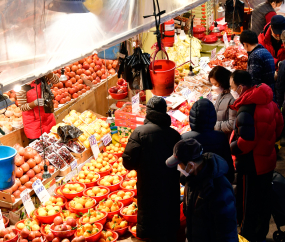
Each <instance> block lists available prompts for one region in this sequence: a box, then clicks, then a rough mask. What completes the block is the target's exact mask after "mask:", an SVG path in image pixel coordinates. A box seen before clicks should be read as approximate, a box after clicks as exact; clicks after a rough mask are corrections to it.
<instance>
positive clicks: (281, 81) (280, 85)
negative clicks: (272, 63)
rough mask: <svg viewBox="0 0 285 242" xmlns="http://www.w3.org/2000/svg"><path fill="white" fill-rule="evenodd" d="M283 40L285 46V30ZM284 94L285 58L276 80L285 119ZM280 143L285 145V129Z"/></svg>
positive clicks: (282, 35)
mask: <svg viewBox="0 0 285 242" xmlns="http://www.w3.org/2000/svg"><path fill="white" fill-rule="evenodd" d="M281 40H282V42H283V46H284V43H285V30H283V32H282V34H281ZM284 96H285V60H283V61H281V62H280V64H279V70H278V75H277V81H276V100H277V104H278V106H279V108H280V109H281V108H282V115H283V119H284V117H285V103H284ZM284 120H285V119H284ZM280 145H281V146H285V129H284V130H283V132H282V137H281V140H280Z"/></svg>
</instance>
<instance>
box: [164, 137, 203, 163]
mask: <svg viewBox="0 0 285 242" xmlns="http://www.w3.org/2000/svg"><path fill="white" fill-rule="evenodd" d="M202 154H203V148H202V145H201V144H200V143H199V142H198V141H197V140H195V139H192V138H190V139H185V140H180V141H179V142H177V143H176V144H175V146H174V148H173V155H172V156H170V157H169V158H168V159H167V160H166V162H165V163H166V165H167V166H168V167H170V168H172V167H175V166H177V165H178V164H179V163H181V162H182V163H183V164H184V165H186V164H187V163H188V162H189V161H193V162H195V161H198V160H200V159H199V158H200V157H201V155H202Z"/></svg>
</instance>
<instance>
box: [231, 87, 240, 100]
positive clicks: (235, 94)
mask: <svg viewBox="0 0 285 242" xmlns="http://www.w3.org/2000/svg"><path fill="white" fill-rule="evenodd" d="M238 89H239V87H238V88H237V90H238ZM237 90H236V91H234V90H231V94H232V95H233V97H234V99H238V98H239V96H240V95H239V94H238V92H237Z"/></svg>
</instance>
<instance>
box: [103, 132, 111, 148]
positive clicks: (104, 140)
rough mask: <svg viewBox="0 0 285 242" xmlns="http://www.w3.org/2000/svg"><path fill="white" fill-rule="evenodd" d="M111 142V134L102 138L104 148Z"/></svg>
mask: <svg viewBox="0 0 285 242" xmlns="http://www.w3.org/2000/svg"><path fill="white" fill-rule="evenodd" d="M111 141H112V137H111V135H110V134H106V135H105V136H103V138H102V142H103V144H104V146H107V145H108V144H109V143H110V142H111Z"/></svg>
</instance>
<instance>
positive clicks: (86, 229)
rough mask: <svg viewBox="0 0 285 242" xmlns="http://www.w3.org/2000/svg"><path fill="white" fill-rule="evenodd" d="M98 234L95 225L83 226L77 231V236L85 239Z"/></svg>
mask: <svg viewBox="0 0 285 242" xmlns="http://www.w3.org/2000/svg"><path fill="white" fill-rule="evenodd" d="M98 232H99V228H98V227H97V226H96V224H89V223H87V224H84V225H82V226H80V227H79V228H78V229H77V236H84V237H85V238H87V237H90V236H92V235H93V234H96V233H98Z"/></svg>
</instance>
